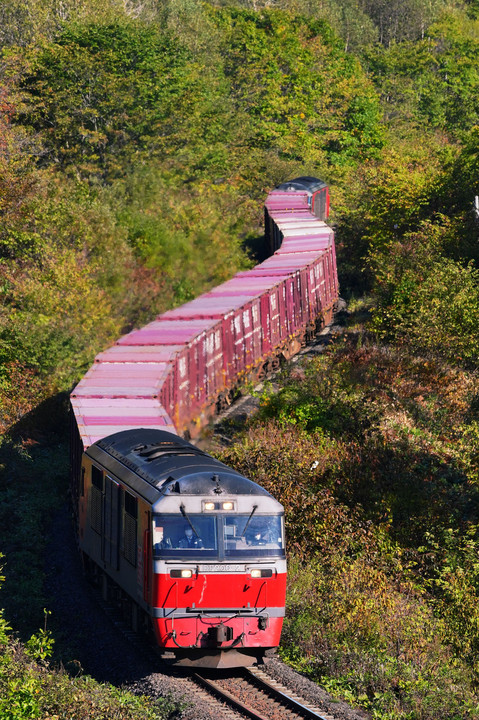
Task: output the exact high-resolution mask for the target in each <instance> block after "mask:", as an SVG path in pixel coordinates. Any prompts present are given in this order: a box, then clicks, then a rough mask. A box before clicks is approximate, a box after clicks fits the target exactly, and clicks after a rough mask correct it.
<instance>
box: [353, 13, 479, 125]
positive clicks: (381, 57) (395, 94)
mask: <svg viewBox="0 0 479 720" xmlns="http://www.w3.org/2000/svg"><path fill="white" fill-rule="evenodd" d="M477 38H478V33H477V20H471V18H470V17H467V15H466V13H464V12H463V11H461V10H459V9H456V10H449V11H448V12H443V14H442V15H441V16H440V17H439V18H438V19H437V21H436V22H434V23H433V24H432V25H431V26H430V27H429V28H428V31H427V33H426V34H425V36H424V37H423V39H420V40H417V41H415V42H414V41H406V42H404V43H399V44H395V43H393V44H392V45H391V46H390V47H388V48H383V47H379V46H377V47H372V48H370V49H369V50H368V51H367V53H366V55H367V62H368V65H369V67H370V68H371V70H372V72H373V73H374V76H375V78H376V82H377V83H378V85H379V87H380V89H381V92H382V96H383V100H384V103H385V110H386V113H388V115H389V117H390V118H392V119H393V118H397V116H400V117H402V118H404V119H408V120H410V121H412V122H414V123H420V122H421V121H423V122H424V121H426V122H428V123H430V124H431V125H432V126H433V127H435V128H443V129H446V130H447V131H448V132H449V133H450V134H452V135H456V136H457V135H460V133H461V131H464V130H469V129H470V128H471V126H473V125H476V124H477V123H478V121H479V114H478V113H479V105H478V101H477V89H478V83H479V71H478V53H479V44H478V39H477Z"/></svg>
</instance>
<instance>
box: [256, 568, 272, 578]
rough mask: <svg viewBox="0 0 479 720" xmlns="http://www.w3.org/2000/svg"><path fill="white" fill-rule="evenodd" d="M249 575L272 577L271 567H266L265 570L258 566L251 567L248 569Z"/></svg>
mask: <svg viewBox="0 0 479 720" xmlns="http://www.w3.org/2000/svg"><path fill="white" fill-rule="evenodd" d="M250 575H251V577H252V578H270V577H273V571H272V570H271V568H268V569H267V570H261V569H260V568H253V569H252V570H251V571H250Z"/></svg>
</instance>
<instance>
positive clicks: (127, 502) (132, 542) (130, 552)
mask: <svg viewBox="0 0 479 720" xmlns="http://www.w3.org/2000/svg"><path fill="white" fill-rule="evenodd" d="M123 510H124V512H123V555H124V557H125V559H126V560H128V562H129V563H131V564H132V565H133V566H136V531H137V521H138V500H137V499H136V497H135V496H134V495H131V494H130V493H129V492H126V490H125V493H124V496H123Z"/></svg>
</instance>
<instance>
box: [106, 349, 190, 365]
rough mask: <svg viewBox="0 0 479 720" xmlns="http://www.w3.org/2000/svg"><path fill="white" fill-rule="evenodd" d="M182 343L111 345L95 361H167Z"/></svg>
mask: <svg viewBox="0 0 479 720" xmlns="http://www.w3.org/2000/svg"><path fill="white" fill-rule="evenodd" d="M183 347H184V345H152V346H151V347H150V346H149V345H113V347H111V348H109V349H108V350H105V351H104V352H101V353H99V354H98V355H97V356H96V358H95V362H108V363H124V362H126V363H129V362H146V363H157V362H169V361H170V360H171V359H172V358H173V357H174V356H175V355H176V354H177V353H178V352H179V351H180V350H181V349H182V348H183Z"/></svg>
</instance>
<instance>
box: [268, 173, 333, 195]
mask: <svg viewBox="0 0 479 720" xmlns="http://www.w3.org/2000/svg"><path fill="white" fill-rule="evenodd" d="M325 187H327V184H326V183H325V182H323V180H320V179H319V178H315V177H310V176H309V175H304V176H302V177H297V178H294V180H289V181H288V182H285V183H281V185H278V187H277V188H276V190H286V191H292V190H306V191H307V192H309V193H314V192H316V191H317V190H321V189H322V188H325Z"/></svg>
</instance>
